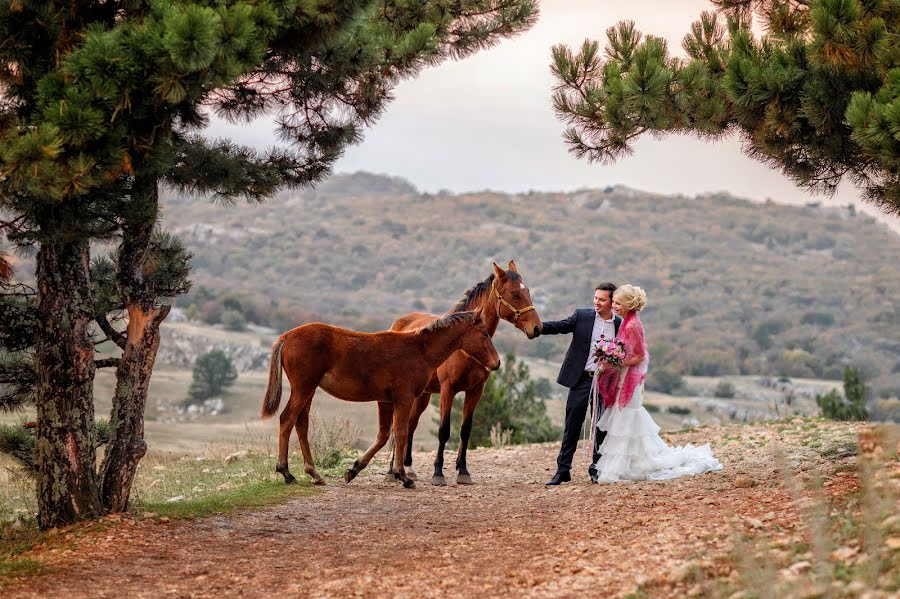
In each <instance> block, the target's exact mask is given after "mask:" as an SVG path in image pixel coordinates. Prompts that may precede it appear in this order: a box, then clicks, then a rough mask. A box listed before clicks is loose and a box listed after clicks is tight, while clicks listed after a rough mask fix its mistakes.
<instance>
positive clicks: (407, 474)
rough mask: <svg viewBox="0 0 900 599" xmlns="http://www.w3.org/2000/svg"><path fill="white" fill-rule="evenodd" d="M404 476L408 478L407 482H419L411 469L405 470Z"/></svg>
mask: <svg viewBox="0 0 900 599" xmlns="http://www.w3.org/2000/svg"><path fill="white" fill-rule="evenodd" d="M406 476H407V477H408V478H409V480H419V477H418V475H416V472H415V470H413V469H412V468H407V469H406Z"/></svg>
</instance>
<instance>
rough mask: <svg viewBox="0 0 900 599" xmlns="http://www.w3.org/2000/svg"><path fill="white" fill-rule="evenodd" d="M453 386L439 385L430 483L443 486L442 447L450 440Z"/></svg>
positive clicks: (444, 480) (445, 482)
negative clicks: (439, 413) (434, 452)
mask: <svg viewBox="0 0 900 599" xmlns="http://www.w3.org/2000/svg"><path fill="white" fill-rule="evenodd" d="M453 395H454V393H453V388H452V387H451V386H450V385H448V384H447V385H441V424H440V427H439V428H438V451H437V456H436V457H435V458H434V476H432V477H431V484H433V485H437V486H439V487H443V486H446V485H447V479H446V478H444V447H446V445H447V441H449V440H450V411H451V410H452V409H453Z"/></svg>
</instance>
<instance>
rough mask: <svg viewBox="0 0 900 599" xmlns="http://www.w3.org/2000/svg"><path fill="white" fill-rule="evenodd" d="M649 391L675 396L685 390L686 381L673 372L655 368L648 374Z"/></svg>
mask: <svg viewBox="0 0 900 599" xmlns="http://www.w3.org/2000/svg"><path fill="white" fill-rule="evenodd" d="M647 389H649V390H650V391H659V392H660V393H667V394H669V395H674V394H675V393H677V392H679V391H682V390H684V379H683V378H682V376H681V375H680V374H678V373H677V372H674V371H672V370H667V369H665V368H654V369H651V370H650V372H649V373H648V374H647Z"/></svg>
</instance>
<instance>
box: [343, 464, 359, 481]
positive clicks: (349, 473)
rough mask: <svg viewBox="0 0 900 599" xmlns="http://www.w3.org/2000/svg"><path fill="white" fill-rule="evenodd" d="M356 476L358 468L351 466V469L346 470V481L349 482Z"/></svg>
mask: <svg viewBox="0 0 900 599" xmlns="http://www.w3.org/2000/svg"><path fill="white" fill-rule="evenodd" d="M354 478H356V470H354V469H353V468H350V469H349V470H347V471H346V472H344V482H345V483H349V482H350V481H351V480H353V479H354Z"/></svg>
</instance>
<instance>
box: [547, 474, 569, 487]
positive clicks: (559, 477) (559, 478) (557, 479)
mask: <svg viewBox="0 0 900 599" xmlns="http://www.w3.org/2000/svg"><path fill="white" fill-rule="evenodd" d="M570 480H572V476H571V475H570V474H569V473H568V472H557V473H556V474H554V475H553V478H551V479H550V480H548V481H547V482H546V483H544V484H545V485H547V486H548V487H552V486H556V485H558V484H561V483H567V482H569V481H570Z"/></svg>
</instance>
